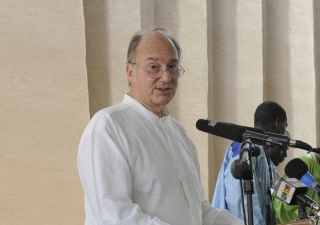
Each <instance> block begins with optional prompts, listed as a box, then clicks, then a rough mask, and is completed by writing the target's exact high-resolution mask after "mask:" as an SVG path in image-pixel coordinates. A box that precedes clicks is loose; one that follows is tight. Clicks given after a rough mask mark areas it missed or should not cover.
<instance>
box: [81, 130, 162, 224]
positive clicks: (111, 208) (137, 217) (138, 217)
mask: <svg viewBox="0 0 320 225" xmlns="http://www.w3.org/2000/svg"><path fill="white" fill-rule="evenodd" d="M108 129H111V128H108ZM86 135H87V136H85V137H83V138H82V140H81V142H80V146H79V154H78V168H79V173H80V178H81V182H82V185H83V189H84V193H85V199H86V204H87V205H86V208H87V209H86V211H87V220H91V223H90V222H89V223H88V224H90V225H91V224H95V225H104V224H105V225H107V224H108V225H116V224H117V225H120V224H130V225H140V224H141V225H146V224H147V225H168V224H167V223H165V222H163V221H161V220H160V219H158V218H157V217H152V216H150V215H147V214H144V213H143V212H142V210H141V208H140V207H139V205H137V204H134V203H133V202H132V178H131V173H130V168H129V165H128V159H127V157H126V152H125V150H123V149H122V147H121V143H120V141H119V139H118V137H116V135H115V132H112V130H110V131H108V132H107V131H106V130H99V131H92V132H91V133H89V134H86ZM88 214H90V215H88Z"/></svg>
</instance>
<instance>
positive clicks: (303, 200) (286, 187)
mask: <svg viewBox="0 0 320 225" xmlns="http://www.w3.org/2000/svg"><path fill="white" fill-rule="evenodd" d="M273 188H274V190H275V192H276V197H277V198H278V199H280V200H281V201H282V202H285V203H286V204H288V205H300V206H308V207H309V208H311V209H313V210H316V211H318V212H319V211H320V205H319V204H317V203H316V202H315V201H313V200H312V199H311V198H309V197H308V196H306V195H305V193H306V191H307V189H308V187H307V186H306V185H304V184H303V183H302V182H300V181H299V180H297V179H296V178H287V179H284V178H283V177H280V178H278V179H276V180H275V182H274V183H273Z"/></svg>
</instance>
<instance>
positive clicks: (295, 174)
mask: <svg viewBox="0 0 320 225" xmlns="http://www.w3.org/2000/svg"><path fill="white" fill-rule="evenodd" d="M284 172H285V173H286V175H287V176H288V177H289V178H296V179H298V180H300V179H301V177H302V176H303V175H304V174H305V173H306V172H308V166H307V164H305V162H303V161H302V160H301V159H298V158H295V159H292V160H291V161H290V162H288V164H287V165H286V166H285V168H284Z"/></svg>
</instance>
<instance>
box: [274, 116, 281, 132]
mask: <svg viewBox="0 0 320 225" xmlns="http://www.w3.org/2000/svg"><path fill="white" fill-rule="evenodd" d="M281 125H282V121H281V118H280V117H278V118H277V119H276V121H275V123H274V126H275V129H276V130H277V131H278V130H279V129H281Z"/></svg>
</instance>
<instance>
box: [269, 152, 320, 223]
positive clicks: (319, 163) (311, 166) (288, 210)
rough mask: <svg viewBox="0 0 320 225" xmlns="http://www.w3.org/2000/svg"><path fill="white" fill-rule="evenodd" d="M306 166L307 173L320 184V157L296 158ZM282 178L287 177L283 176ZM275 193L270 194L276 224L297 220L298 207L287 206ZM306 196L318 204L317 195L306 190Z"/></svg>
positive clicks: (315, 155)
mask: <svg viewBox="0 0 320 225" xmlns="http://www.w3.org/2000/svg"><path fill="white" fill-rule="evenodd" d="M298 158H299V159H301V160H302V161H304V162H305V164H306V165H307V166H308V172H309V173H310V174H311V175H312V176H313V177H314V179H315V180H316V181H317V182H318V183H320V155H319V154H317V153H309V154H306V155H303V156H300V157H298ZM284 177H287V176H286V175H284ZM275 194H276V192H273V193H272V204H273V208H274V212H275V216H276V222H277V223H286V222H291V221H294V220H296V219H298V217H299V216H298V209H299V206H298V205H287V204H286V203H284V202H282V201H281V200H279V199H278V198H277V197H276V196H275ZM306 195H307V196H309V197H310V198H311V199H313V200H314V201H315V202H317V203H320V197H319V196H318V194H317V193H315V192H314V191H312V190H311V189H308V190H307V192H306ZM306 211H310V208H308V207H307V208H306Z"/></svg>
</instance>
